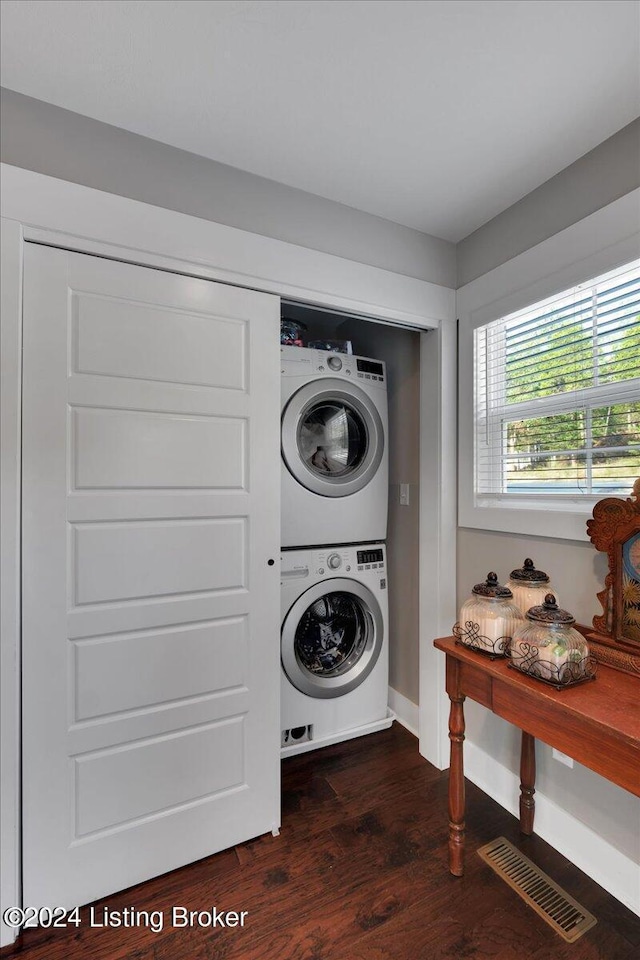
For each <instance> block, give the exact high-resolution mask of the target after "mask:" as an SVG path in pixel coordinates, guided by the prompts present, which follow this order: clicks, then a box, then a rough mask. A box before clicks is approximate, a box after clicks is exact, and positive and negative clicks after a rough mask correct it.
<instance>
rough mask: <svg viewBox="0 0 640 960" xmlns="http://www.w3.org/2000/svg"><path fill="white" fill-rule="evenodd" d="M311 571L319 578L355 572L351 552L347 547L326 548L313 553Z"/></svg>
mask: <svg viewBox="0 0 640 960" xmlns="http://www.w3.org/2000/svg"><path fill="white" fill-rule="evenodd" d="M313 569H314V572H315V573H318V574H319V575H320V576H323V574H331V573H337V572H338V571H340V572H342V571H343V570H344V571H345V573H350V572H351V571H352V570H355V563H354V556H353V550H350V549H349V548H348V547H327V548H326V549H325V550H318V551H315V550H314V552H313Z"/></svg>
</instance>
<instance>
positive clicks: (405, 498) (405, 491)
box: [400, 483, 409, 507]
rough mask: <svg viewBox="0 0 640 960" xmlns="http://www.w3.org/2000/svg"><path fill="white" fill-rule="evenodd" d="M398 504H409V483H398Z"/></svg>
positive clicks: (405, 505) (404, 505) (406, 505)
mask: <svg viewBox="0 0 640 960" xmlns="http://www.w3.org/2000/svg"><path fill="white" fill-rule="evenodd" d="M400 506H402V507H408V506H409V484H408V483H401V484H400Z"/></svg>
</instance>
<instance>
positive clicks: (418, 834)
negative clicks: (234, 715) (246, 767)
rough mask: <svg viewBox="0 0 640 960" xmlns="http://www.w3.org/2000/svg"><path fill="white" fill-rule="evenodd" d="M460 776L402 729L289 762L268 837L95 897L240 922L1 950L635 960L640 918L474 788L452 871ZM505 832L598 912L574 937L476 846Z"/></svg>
mask: <svg viewBox="0 0 640 960" xmlns="http://www.w3.org/2000/svg"><path fill="white" fill-rule="evenodd" d="M447 782H448V777H447V773H446V772H445V773H440V772H439V771H437V770H436V769H435V768H434V767H432V766H431V765H430V764H428V763H426V761H424V760H423V759H422V758H421V757H420V755H419V753H418V749H417V743H416V740H415V738H414V737H412V736H411V735H410V734H409V733H407V731H406V730H404V729H403V728H402V727H399V725H398V724H394V726H393V727H392V728H391V729H390V730H385V731H382V732H381V733H378V734H373V735H371V736H367V737H362V738H360V739H358V740H353V741H349V742H346V743H341V744H335V745H334V746H331V747H328V748H325V749H324V750H319V751H313V752H310V753H308V754H303V755H301V756H298V757H294V758H290V759H288V760H286V761H285V762H284V763H283V765H282V793H283V822H282V831H281V834H280V836H279V837H272V836H270V835H268V836H264V837H259V838H257V839H256V840H253V841H250V842H248V843H245V844H241V845H239V846H237V847H236V848H234V849H232V850H228V851H224V852H223V853H220V854H217V855H216V856H213V857H208V858H206V859H204V860H201V861H199V862H198V863H195V864H191V865H189V866H188V867H183V868H181V869H180V870H175V871H173V872H172V873H169V874H165V875H164V876H162V877H157V878H155V879H154V880H152V881H149V882H148V883H146V884H141V885H140V886H138V887H134V888H131V889H130V890H126V891H123V892H121V893H118V894H114V895H113V896H111V897H108V898H106V899H105V900H104V901H101V902H100V903H99V904H97V905H96V907H98V908H100V907H101V906H103V905H105V904H106V905H108V906H109V907H110V908H111V909H112V910H118V909H122V908H123V907H125V906H133V907H135V908H136V909H138V910H161V911H163V913H164V915H165V918H167V917H169V914H170V909H171V907H172V906H173V905H174V904H177V905H182V906H184V907H186V908H187V909H189V910H201V911H202V910H208V909H211V907H213V906H217V907H218V909H224V910H229V909H233V910H238V911H240V910H247V911H248V918H247V922H246V926H245V927H244V928H242V929H240V928H236V929H220V928H217V929H207V928H205V929H202V928H199V927H193V928H185V929H173V928H172V927H171V926H170V925H168V924H167V923H165V927H164V929H163V931H162V932H161V933H157V934H156V933H153V932H152V931H151V930H148V929H146V928H132V929H126V930H122V929H120V930H114V929H92V928H90V927H88V926H84V925H83V926H82V927H81V928H80V929H79V930H78V931H75V930H68V931H64V930H58V931H50V930H34V931H28V932H26V933H25V935H24V936H23V938H22V939H21V941H19V943H18V944H17V945H16V946H14V947H10V948H5V949H4V950H3V951H2V958H3V960H5V958H6V960H8V958H10V957H11V958H12V957H22V958H25V960H438V958H445V957H446V958H448V960H482V958H485V957H486V958H498V960H523V958H524V957H527V958H531V960H556V958H557V960H565V958H566V960H631V958H632V957H633V958H634V960H635V957H636V956H637V953H638V945H639V944H640V920H639V919H638V918H637V917H635V916H634V915H633V914H631V913H630V912H629V911H628V910H626V909H625V908H624V907H623V906H622V905H621V904H619V903H618V902H617V901H615V900H614V899H613V898H612V897H610V896H609V895H608V894H607V893H606V892H605V891H603V890H602V889H601V888H600V887H598V886H597V885H596V884H595V883H594V882H593V881H592V880H590V879H589V877H587V876H585V875H584V874H583V873H581V872H580V871H579V870H577V868H575V867H574V866H573V865H572V864H570V863H569V862H568V861H567V860H565V858H564V857H562V856H561V855H560V854H559V853H557V852H556V851H555V850H553V849H552V848H551V847H549V846H548V845H547V844H545V843H544V842H543V841H542V840H540V838H539V837H536V836H535V835H534V836H532V837H529V838H525V837H522V836H521V835H520V833H519V830H518V823H517V821H516V820H515V818H514V817H511V816H510V815H509V814H508V813H506V812H505V811H504V810H503V809H502V808H500V807H499V806H498V805H497V804H496V803H494V802H493V801H492V800H490V799H489V798H488V797H487V796H486V795H485V794H483V793H482V791H480V790H478V789H477V788H476V787H474V786H473V785H472V784H470V783H467V785H466V786H467V801H468V806H467V811H468V817H467V870H466V874H465V876H464V877H462V878H454V877H451V876H450V874H449V872H448V869H447V835H448V831H447ZM499 835H504V836H506V837H508V839H510V840H512V841H513V842H514V843H516V845H517V846H519V847H520V849H522V850H523V852H524V853H525V854H526V855H528V856H530V857H531V858H532V859H534V860H535V861H536V862H537V863H539V864H540V866H541V867H542V869H544V870H546V872H547V873H549V874H551V875H552V876H554V878H555V879H556V880H557V881H558V882H559V883H561V884H562V886H563V887H564V888H565V889H566V890H567V892H568V893H570V894H571V895H572V896H574V897H576V898H577V899H578V900H579V901H580V902H581V903H583V904H584V906H585V907H586V908H587V909H589V910H591V911H592V912H593V913H594V914H595V915H596V916H597V917H598V924H597V925H596V926H595V927H594V928H593V930H591V931H589V932H588V933H587V934H585V936H584V937H582V938H581V940H579V941H577V943H575V944H565V943H564V942H563V941H561V940H560V938H559V937H557V936H556V935H555V934H554V933H553V931H552V930H551V929H550V928H549V927H548V925H547V924H546V923H544V921H543V920H541V918H539V917H538V916H537V915H536V914H535V913H534V912H533V911H531V910H530V909H529V908H528V907H527V906H526V904H524V903H523V901H522V900H521V899H520V898H519V897H518V896H517V895H516V894H515V893H514V892H513V891H512V890H510V889H509V888H508V887H507V886H506V885H505V884H504V883H503V882H502V881H501V880H500V879H499V878H498V877H497V876H496V875H495V873H494V872H493V871H492V870H490V869H489V868H488V867H487V865H486V864H484V863H483V861H481V860H480V858H479V857H478V856H477V855H476V854H475V850H476V849H477V848H478V847H479V846H481V845H482V844H484V843H487V842H488V841H489V840H491V839H493V838H494V837H496V836H499ZM87 914H88V910H87V908H84V909H83V911H82V915H83V917H86V916H87Z"/></svg>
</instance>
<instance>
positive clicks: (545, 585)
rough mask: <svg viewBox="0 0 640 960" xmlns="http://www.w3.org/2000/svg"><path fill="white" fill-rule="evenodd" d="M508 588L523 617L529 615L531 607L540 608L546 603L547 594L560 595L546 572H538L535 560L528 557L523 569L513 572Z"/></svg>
mask: <svg viewBox="0 0 640 960" xmlns="http://www.w3.org/2000/svg"><path fill="white" fill-rule="evenodd" d="M507 586H508V587H509V589H510V590H511V592H512V594H513V602H514V603H515V604H516V606H517V607H519V608H520V611H521V613H522V615H523V616H526V615H527V610H529V609H530V607H538V606H540V604H542V603H544V598H545V596H546V594H547V593H553V594H554V595H555V596H556V598H557V596H558V594H557V593H556V591H555V590H554V589H553V587H552V586H551V583H550V582H549V575H548V574H547V573H545V572H544V570H536V568H535V566H534V564H533V560H530V559H529V558H528V557H527V559H526V560H525V562H524V563H523V565H522V566H521V567H519V568H518V569H517V570H512V571H511V576H510V578H509V580H508V581H507Z"/></svg>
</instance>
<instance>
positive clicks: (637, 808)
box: [457, 190, 640, 914]
mask: <svg viewBox="0 0 640 960" xmlns="http://www.w3.org/2000/svg"><path fill="white" fill-rule="evenodd" d="M639 204H640V191H638V190H635V191H633V192H631V193H630V194H628V195H626V196H625V197H622V198H619V199H618V200H616V201H614V202H613V203H611V204H608V205H607V206H605V207H603V208H602V209H601V210H598V211H596V212H595V213H592V214H590V215H589V216H588V217H586V218H585V219H584V220H582V221H579V222H578V223H576V224H573V225H572V226H571V227H568V228H566V229H565V230H563V231H561V232H560V233H558V234H555V235H554V236H552V237H550V238H549V239H547V240H545V241H544V242H542V243H539V244H537V245H535V246H533V247H532V248H531V249H530V250H526V251H523V252H521V253H519V254H518V256H517V257H514V258H513V259H511V260H508V261H507V262H505V263H503V264H501V265H500V266H498V267H496V268H495V269H493V270H492V271H490V272H488V273H486V274H484V275H483V276H481V277H479V278H477V279H476V280H474V281H472V282H471V283H469V284H467V285H466V286H465V287H463V288H461V289H460V290H459V291H458V294H457V304H458V316H459V318H460V321H459V322H460V356H461V364H462V366H461V368H460V370H461V376H460V430H461V439H460V449H459V496H460V500H459V518H460V519H459V523H460V522H462V523H466V524H467V526H464V527H459V529H458V536H457V542H458V561H457V595H458V609H460V605H461V603H462V602H463V601H464V600H465V599H466V598H467V597H468V596H469V594H470V591H471V588H472V586H473V585H474V584H475V583H478V582H479V581H480V580H483V579H484V578H485V577H486V574H487V572H488V571H489V570H496V571H497V572H498V574H499V576H500V578H501V579H502V581H503V582H504V579H506V578H507V577H508V575H509V573H510V571H511V570H512V569H514V568H515V567H520V566H522V564H523V561H524V559H525V558H526V557H531V558H532V559H533V561H534V562H535V565H536V566H537V567H538V568H540V569H543V570H545V571H546V572H547V573H548V574H549V575H550V577H551V579H552V581H553V584H554V586H555V587H556V588H557V591H558V594H559V597H560V601H561V606H562V607H563V608H565V609H567V610H570V611H571V612H572V613H573V615H574V616H575V617H576V619H577V620H578V621H579V622H581V623H585V624H590V623H591V621H592V618H593V616H594V614H596V613H600V612H601V610H600V607H599V604H598V600H597V597H596V593H597V592H598V591H599V590H602V589H603V586H604V577H605V575H606V572H607V563H606V558H605V557H604V556H603V555H602V554H598V553H597V551H596V550H595V548H594V547H593V546H592V545H591V543H590V542H589V541H588V538H587V535H586V520H587V519H588V517H589V516H590V515H591V509H592V505H591V504H589V505H588V506H585V505H584V504H579V503H574V504H572V505H567V506H566V507H565V508H564V511H563V512H560V513H558V512H556V513H553V512H549V511H544V510H542V511H541V510H536V511H533V510H530V511H527V510H524V511H523V510H514V509H504V508H503V507H502V508H496V509H493V510H489V509H486V510H484V509H483V508H482V507H476V506H474V502H473V500H474V497H473V464H472V456H471V451H472V449H473V442H472V432H471V420H472V410H471V404H472V396H473V393H472V390H471V388H470V380H471V376H472V374H471V366H470V362H469V358H470V353H469V351H470V349H471V339H472V331H473V327H474V326H476V325H478V324H480V323H486V322H489V321H490V320H492V319H496V318H497V317H499V316H503V315H504V314H505V313H508V312H510V309H509V308H510V305H514V306H513V307H512V309H518V307H519V306H524V305H525V304H527V303H532V302H535V301H536V300H537V299H540V298H542V297H544V296H547V295H549V294H551V293H554V292H559V291H560V290H562V289H564V288H566V287H568V286H571V285H572V284H573V283H576V282H580V281H581V280H585V279H588V277H590V276H597V275H598V273H601V272H605V271H606V270H607V269H611V268H613V267H616V266H618V265H620V264H621V263H624V262H627V261H629V260H632V259H634V258H636V257H638V256H640V233H639V232H638V228H639V227H640V216H639V210H640V206H639ZM498 514H500V515H499V516H498ZM543 515H544V516H543ZM536 517H537V518H538V519H536ZM545 524H546V529H545ZM487 528H492V529H487ZM498 531H501V532H498ZM542 532H544V533H549V534H550V535H548V536H541V535H539V534H540V533H542ZM551 534H555V536H553V535H551ZM596 682H597V681H596ZM638 700H639V704H640V682H639V684H638ZM465 714H466V719H467V732H466V736H467V749H466V751H465V773H466V775H467V776H468V777H469V778H470V779H471V780H472V781H473V782H475V783H477V784H478V786H480V787H481V788H482V789H484V790H486V792H487V793H489V794H490V795H491V796H493V797H494V798H495V799H496V800H498V802H500V803H501V804H502V805H503V806H505V807H507V808H508V809H510V810H511V811H512V812H514V813H516V812H517V801H518V783H519V740H520V738H519V733H518V731H517V730H516V729H515V728H514V727H513V726H511V725H510V724H508V723H506V722H505V721H503V720H501V719H500V718H498V717H496V716H495V715H493V714H491V713H490V712H489V711H488V710H485V709H483V708H482V707H480V706H479V705H477V704H473V703H468V706H467V707H466V708H465ZM537 765H538V775H537V784H536V790H537V794H536V800H537V809H536V832H537V833H539V834H540V835H541V836H542V837H544V838H545V839H546V840H548V841H549V842H550V843H551V844H552V845H553V846H554V847H555V848H556V849H558V850H560V851H561V852H562V853H564V854H565V856H567V857H568V858H569V859H570V860H572V861H573V862H574V863H576V864H577V865H578V866H579V867H581V869H583V870H584V871H585V872H586V873H588V874H590V875H591V876H592V877H593V878H594V879H595V880H596V881H597V882H598V883H600V884H601V885H602V886H603V887H605V889H607V890H609V892H611V893H612V894H613V895H614V896H615V897H617V898H618V899H619V900H621V901H622V902H623V903H625V904H626V905H627V906H629V907H630V908H631V909H632V910H634V911H635V912H636V913H638V914H640V799H638V798H637V797H634V796H632V795H631V794H630V793H627V792H626V791H624V790H622V789H621V788H619V787H616V786H614V785H613V784H611V783H609V782H608V781H607V780H605V779H603V778H602V777H600V776H598V775H597V774H595V773H593V772H591V771H590V770H588V769H586V768H585V767H581V766H579V765H578V764H576V765H574V767H573V769H568V768H567V767H565V766H563V765H562V764H560V763H559V762H558V761H557V760H554V759H552V756H551V749H550V748H549V747H547V746H546V745H545V744H542V743H539V744H538V747H537Z"/></svg>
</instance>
